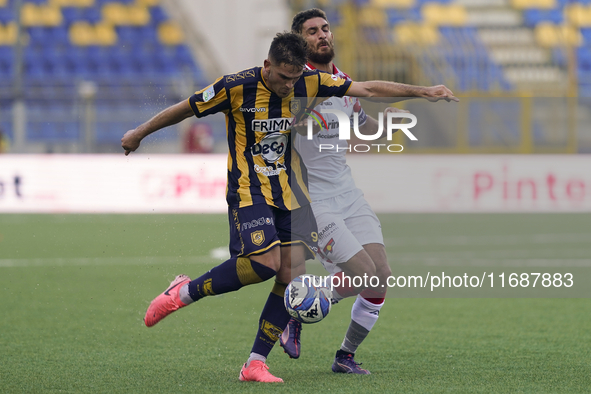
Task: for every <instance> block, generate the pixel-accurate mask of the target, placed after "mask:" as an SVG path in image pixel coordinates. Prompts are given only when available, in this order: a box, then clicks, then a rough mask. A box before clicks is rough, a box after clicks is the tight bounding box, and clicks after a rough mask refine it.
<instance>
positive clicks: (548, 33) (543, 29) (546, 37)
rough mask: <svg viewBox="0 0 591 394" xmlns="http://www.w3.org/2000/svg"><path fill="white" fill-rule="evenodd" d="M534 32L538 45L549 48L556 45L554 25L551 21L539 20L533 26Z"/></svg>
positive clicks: (556, 37) (556, 35)
mask: <svg viewBox="0 0 591 394" xmlns="http://www.w3.org/2000/svg"><path fill="white" fill-rule="evenodd" d="M534 34H535V37H536V41H537V43H538V44H539V45H541V46H543V47H546V48H551V47H555V46H556V45H558V34H557V33H556V26H555V25H554V24H553V23H551V22H541V23H538V25H537V26H536V27H535V30H534Z"/></svg>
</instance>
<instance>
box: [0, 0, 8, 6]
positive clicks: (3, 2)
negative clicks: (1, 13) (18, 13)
mask: <svg viewBox="0 0 591 394" xmlns="http://www.w3.org/2000/svg"><path fill="white" fill-rule="evenodd" d="M7 5H8V0H0V7H6V6H7Z"/></svg>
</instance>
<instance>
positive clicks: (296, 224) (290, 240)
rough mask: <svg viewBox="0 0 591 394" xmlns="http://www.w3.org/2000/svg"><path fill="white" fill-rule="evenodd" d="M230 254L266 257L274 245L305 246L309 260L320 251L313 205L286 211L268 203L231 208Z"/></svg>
mask: <svg viewBox="0 0 591 394" xmlns="http://www.w3.org/2000/svg"><path fill="white" fill-rule="evenodd" d="M228 217H229V221H230V254H231V255H232V257H244V256H250V255H257V254H263V253H265V252H267V251H269V250H271V249H273V248H274V247H275V246H278V245H283V246H288V245H294V244H303V245H304V246H306V259H312V258H314V254H315V253H316V251H317V250H318V245H317V241H318V233H317V231H318V226H317V225H316V219H315V218H314V213H313V212H312V208H311V207H310V205H305V206H303V207H301V208H298V209H295V210H293V211H285V210H282V209H279V208H275V207H272V206H269V205H267V204H256V205H251V206H248V207H244V208H238V207H236V208H232V207H229V208H228Z"/></svg>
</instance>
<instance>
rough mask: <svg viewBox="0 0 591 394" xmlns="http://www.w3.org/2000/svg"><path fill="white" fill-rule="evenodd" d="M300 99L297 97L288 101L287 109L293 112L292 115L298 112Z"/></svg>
mask: <svg viewBox="0 0 591 394" xmlns="http://www.w3.org/2000/svg"><path fill="white" fill-rule="evenodd" d="M300 108H301V107H300V100H297V99H293V100H291V101H290V102H289V111H290V112H291V113H292V114H293V115H297V114H298V112H300Z"/></svg>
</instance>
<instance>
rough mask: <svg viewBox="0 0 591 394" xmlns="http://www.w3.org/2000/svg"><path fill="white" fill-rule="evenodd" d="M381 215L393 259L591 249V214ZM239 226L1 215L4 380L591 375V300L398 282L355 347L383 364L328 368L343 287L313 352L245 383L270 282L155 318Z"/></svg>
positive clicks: (363, 387) (46, 388)
mask: <svg viewBox="0 0 591 394" xmlns="http://www.w3.org/2000/svg"><path fill="white" fill-rule="evenodd" d="M380 218H381V220H382V224H383V230H384V234H385V239H386V243H387V251H388V256H389V259H390V261H391V264H392V267H393V269H394V270H396V267H398V266H400V267H402V266H404V267H412V266H413V265H416V266H417V267H426V266H428V267H430V269H431V270H432V271H435V270H436V267H438V265H439V266H444V265H447V264H450V262H454V261H456V262H458V263H459V264H467V265H469V264H471V262H474V261H476V262H480V263H481V264H485V265H489V266H490V265H498V266H503V265H507V264H515V263H516V262H517V263H519V262H521V263H524V264H526V263H527V261H534V260H535V261H540V260H544V261H546V262H549V263H557V264H558V263H560V262H562V264H564V262H565V261H567V263H568V260H572V261H577V262H578V264H585V262H586V263H587V265H591V264H589V263H590V260H589V259H590V257H589V256H591V225H590V223H591V215H589V214H583V215H582V214H552V215H544V214H538V215H520V214H519V215H518V214H511V215H500V214H490V215H484V214H483V215H443V214H397V215H381V216H380ZM227 226H228V224H227V219H226V217H225V216H224V215H0V297H1V298H0V300H1V303H0V392H2V393H21V392H49V393H54V392H55V393H58V392H61V393H63V392H70V393H73V392H78V393H89V392H102V393H119V392H126V393H131V392H138V393H140V392H141V393H168V392H170V393H172V392H175V393H179V392H191V393H194V392H205V393H219V392H236V391H240V392H253V393H254V392H256V393H276V392H298V393H301V392H325V393H326V392H346V393H348V392H351V393H355V392H371V393H373V392H382V393H384V392H401V393H492V392H506V393H566V392H572V393H582V392H590V391H591V373H590V371H591V370H590V365H591V351H590V346H591V345H590V344H591V329H590V328H591V304H590V302H589V299H573V298H554V299H553V298H476V297H471V298H401V297H398V298H389V299H388V300H387V301H386V304H385V306H384V308H383V309H382V312H381V315H380V319H379V321H378V323H377V324H376V326H375V328H374V330H373V331H372V332H371V334H370V336H369V337H368V338H367V340H366V341H365V343H363V344H362V346H361V347H360V349H359V350H358V352H357V356H356V359H357V360H358V361H361V362H363V366H364V367H367V368H368V369H369V370H370V371H371V372H372V375H370V376H344V375H336V374H333V373H332V372H331V371H330V366H331V363H332V359H333V357H334V353H335V351H336V350H337V349H338V347H339V346H340V343H341V341H342V338H343V335H344V333H345V330H346V328H347V325H348V322H349V318H350V308H351V304H352V300H345V301H343V302H342V303H340V304H338V305H336V306H334V307H333V310H332V311H331V314H330V315H329V316H328V317H327V318H326V319H325V320H324V321H323V322H321V323H319V324H315V325H309V326H305V327H304V330H303V335H302V356H301V357H300V359H299V360H291V359H289V358H288V357H287V355H285V354H284V353H283V352H282V349H281V348H279V347H278V346H277V347H276V349H274V350H273V352H272V353H271V355H270V357H269V360H268V364H269V365H270V367H271V371H272V372H273V373H274V374H275V375H277V376H280V377H282V378H283V379H284V380H285V384H283V385H282V386H281V387H280V388H281V389H280V390H279V389H278V386H276V385H264V384H257V383H241V382H239V381H238V373H239V370H240V366H241V364H242V363H243V362H244V361H245V360H246V358H247V357H248V354H249V352H250V348H251V346H252V341H253V339H254V334H255V331H256V326H257V322H258V318H259V313H260V311H261V309H262V306H263V304H264V302H265V300H266V297H267V294H268V292H269V290H270V288H271V285H272V284H271V283H270V282H268V283H263V284H258V285H254V286H249V287H247V288H244V289H241V290H240V291H239V292H235V293H230V294H226V295H222V296H217V297H210V298H208V299H205V300H202V301H200V302H198V303H196V304H195V305H192V306H190V307H188V308H185V309H183V310H181V311H179V312H177V313H175V314H173V315H171V316H170V317H168V318H167V319H165V320H164V321H163V322H161V323H159V324H158V325H157V326H155V327H154V328H151V329H148V328H146V327H145V326H144V325H143V322H142V318H143V315H144V313H145V310H146V308H147V306H148V304H149V302H150V301H151V299H152V298H153V297H155V296H156V295H157V294H159V293H160V292H162V291H163V290H164V289H165V288H166V286H167V285H168V283H169V282H170V281H171V280H172V278H173V277H174V276H175V275H177V274H179V273H186V274H188V275H191V276H192V277H195V276H198V275H200V274H201V273H203V272H205V271H206V270H207V269H209V268H211V267H212V266H214V265H217V264H218V263H219V262H220V260H216V259H215V258H212V257H210V255H209V254H210V251H211V250H212V249H215V248H218V247H225V246H226V244H227ZM310 267H311V269H312V270H313V271H316V270H318V266H315V265H314V264H311V265H310ZM319 272H320V271H319ZM391 294H395V292H392V293H391Z"/></svg>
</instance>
